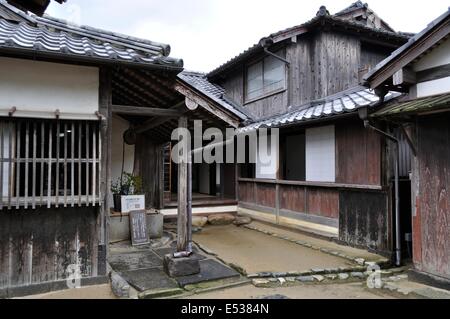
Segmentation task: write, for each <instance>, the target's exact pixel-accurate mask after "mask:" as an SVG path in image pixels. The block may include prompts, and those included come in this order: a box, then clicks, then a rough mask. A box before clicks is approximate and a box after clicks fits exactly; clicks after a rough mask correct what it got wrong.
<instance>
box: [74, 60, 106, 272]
mask: <svg viewBox="0 0 450 319" xmlns="http://www.w3.org/2000/svg"><path fill="white" fill-rule="evenodd" d="M111 82H112V72H111V69H109V68H107V67H102V68H100V108H99V113H100V114H101V115H102V120H101V123H100V139H101V145H100V147H101V151H100V153H101V161H100V163H99V165H100V166H101V170H100V171H101V176H99V178H100V180H101V181H100V186H101V189H100V190H99V194H101V198H100V199H99V200H100V208H99V209H100V213H99V214H98V220H97V226H98V245H99V246H98V265H97V273H98V275H99V276H101V275H105V274H106V272H107V270H106V260H107V257H108V252H109V202H110V192H109V187H110V185H111V146H112V134H111V130H112V111H111V105H112V84H111ZM80 133H81V132H80ZM87 195H88V194H87Z"/></svg>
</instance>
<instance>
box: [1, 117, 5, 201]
mask: <svg viewBox="0 0 450 319" xmlns="http://www.w3.org/2000/svg"><path fill="white" fill-rule="evenodd" d="M5 124H6V122H3V121H2V122H1V123H0V130H1V132H0V147H1V149H0V160H1V161H0V163H1V167H0V196H1V198H0V209H3V168H4V166H5V151H4V146H5V143H4V126H5Z"/></svg>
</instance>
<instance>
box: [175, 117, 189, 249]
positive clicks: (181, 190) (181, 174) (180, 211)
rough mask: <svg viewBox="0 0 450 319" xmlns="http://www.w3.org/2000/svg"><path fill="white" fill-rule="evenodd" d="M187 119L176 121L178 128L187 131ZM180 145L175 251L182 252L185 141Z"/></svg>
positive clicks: (184, 236)
mask: <svg viewBox="0 0 450 319" xmlns="http://www.w3.org/2000/svg"><path fill="white" fill-rule="evenodd" d="M187 125H188V123H187V117H186V116H182V117H180V119H179V120H178V128H180V129H183V128H184V129H187ZM179 143H182V144H180V145H183V152H184V153H183V154H180V159H179V164H178V232H177V251H178V252H184V251H187V248H188V229H187V228H188V227H187V222H188V220H187V183H188V181H187V178H188V176H187V168H188V167H187V155H188V154H186V152H187V151H188V150H187V146H188V143H187V140H185V139H183V140H182V141H181V142H180V141H179Z"/></svg>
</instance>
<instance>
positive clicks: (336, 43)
mask: <svg viewBox="0 0 450 319" xmlns="http://www.w3.org/2000/svg"><path fill="white" fill-rule="evenodd" d="M410 36H411V35H410V34H405V33H400V32H395V31H394V30H393V29H392V28H391V27H389V25H388V24H387V23H386V22H384V21H383V20H382V19H381V18H379V17H378V15H376V14H375V13H374V12H373V11H372V10H371V9H370V8H369V7H368V6H367V5H366V4H363V3H362V2H360V1H358V2H356V3H354V4H352V5H351V6H350V7H348V8H346V9H344V10H342V11H341V12H338V13H337V14H334V15H331V14H330V13H329V12H328V10H327V9H326V8H325V7H321V8H320V10H319V12H318V13H317V15H316V17H314V18H313V19H312V20H310V21H308V22H306V23H304V24H301V25H298V26H294V27H292V28H289V29H286V30H282V31H280V32H277V33H274V34H271V35H270V36H268V37H266V38H263V39H262V40H261V41H260V42H259V43H257V44H255V45H254V46H252V47H250V48H249V49H248V50H246V51H245V52H243V53H242V54H240V55H238V56H237V57H235V58H233V59H231V60H230V61H228V62H227V63H225V64H224V65H222V66H220V67H219V68H217V69H215V70H213V71H212V72H210V73H208V74H207V75H206V80H207V81H208V82H210V83H212V84H214V85H216V86H219V87H220V88H222V89H223V92H224V94H223V96H224V97H225V98H226V99H227V100H228V101H232V102H233V104H236V105H238V106H239V108H240V109H242V110H244V111H245V112H246V113H248V117H249V118H248V120H247V121H246V123H243V124H242V127H241V128H240V129H239V133H240V134H250V133H251V132H255V131H259V130H260V129H261V128H279V129H280V136H281V137H280V141H279V145H271V146H270V147H269V150H266V149H258V150H257V151H256V152H257V153H258V154H259V155H261V156H262V153H266V152H267V151H268V152H267V153H269V157H270V158H271V159H272V161H271V163H272V165H271V166H270V167H264V165H263V163H261V162H258V161H257V162H256V164H244V165H239V172H238V178H237V183H238V187H237V198H238V210H239V211H240V212H241V213H243V214H248V215H251V216H253V217H254V218H257V219H261V220H265V221H268V222H272V223H276V224H280V225H284V226H291V227H296V228H299V229H302V230H307V231H312V232H315V233H318V234H320V235H324V236H328V237H331V238H334V239H335V240H338V241H340V242H343V243H346V244H349V245H353V246H358V247H364V248H367V249H370V250H373V251H376V252H379V253H382V254H385V255H388V256H390V255H391V254H392V252H393V251H394V248H395V247H394V238H393V236H394V232H393V215H392V214H393V198H392V191H393V188H394V187H393V185H394V183H393V179H392V178H391V175H389V174H387V173H386V171H387V168H388V167H389V165H390V164H389V160H388V156H389V154H387V153H386V152H385V151H384V150H385V149H386V143H387V142H386V140H385V139H384V138H383V137H382V136H380V135H379V134H377V133H376V132H374V131H371V130H368V129H366V128H365V127H364V123H363V121H362V120H361V119H360V118H359V116H358V110H359V109H362V108H364V107H369V108H372V107H376V105H377V104H378V103H379V101H380V99H379V97H378V96H377V95H376V94H375V92H374V91H372V90H369V89H367V88H365V87H362V86H361V85H360V84H361V82H362V77H363V75H364V74H366V73H367V72H368V71H369V70H370V69H372V68H374V67H375V66H376V65H377V64H378V63H379V62H380V61H382V60H383V59H384V58H386V57H387V56H389V55H390V54H391V52H393V51H394V50H396V49H397V48H399V47H400V46H402V45H403V44H404V43H406V42H407V41H408V39H409V37H410ZM397 95H399V94H398V93H388V94H387V95H386V96H385V97H384V98H385V100H388V99H391V98H394V97H395V96H397ZM273 163H276V164H273ZM405 170H407V168H406V169H405ZM405 174H406V175H408V173H405Z"/></svg>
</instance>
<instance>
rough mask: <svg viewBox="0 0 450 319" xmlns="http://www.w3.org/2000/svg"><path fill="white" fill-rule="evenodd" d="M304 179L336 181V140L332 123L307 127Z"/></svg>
mask: <svg viewBox="0 0 450 319" xmlns="http://www.w3.org/2000/svg"><path fill="white" fill-rule="evenodd" d="M305 139H306V148H305V149H306V150H305V152H306V180H307V181H311V182H333V183H334V182H335V181H336V140H335V129H334V125H330V126H323V127H316V128H312V129H307V130H306V132H305Z"/></svg>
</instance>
